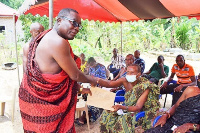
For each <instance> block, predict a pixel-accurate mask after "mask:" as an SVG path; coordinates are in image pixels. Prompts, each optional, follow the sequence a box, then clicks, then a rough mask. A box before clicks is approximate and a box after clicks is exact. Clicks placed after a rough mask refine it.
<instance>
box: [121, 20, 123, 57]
mask: <svg viewBox="0 0 200 133" xmlns="http://www.w3.org/2000/svg"><path fill="white" fill-rule="evenodd" d="M122 30H123V29H122V22H121V55H122V40H123V37H122Z"/></svg>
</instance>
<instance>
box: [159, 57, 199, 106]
mask: <svg viewBox="0 0 200 133" xmlns="http://www.w3.org/2000/svg"><path fill="white" fill-rule="evenodd" d="M175 74H176V76H177V78H178V81H177V84H173V85H167V82H170V81H172V80H173V78H174V75H175ZM167 82H164V84H163V85H162V86H161V90H160V94H171V93H172V92H173V99H172V105H174V104H175V103H176V102H177V101H178V99H179V98H180V96H181V95H182V92H183V91H184V90H185V89H186V88H187V87H188V86H195V85H196V79H195V73H194V70H193V67H192V66H190V65H189V64H186V63H185V60H184V57H183V55H178V56H177V57H176V64H174V65H173V67H172V73H171V76H170V77H169V79H168V80H167Z"/></svg>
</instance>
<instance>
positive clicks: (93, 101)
mask: <svg viewBox="0 0 200 133" xmlns="http://www.w3.org/2000/svg"><path fill="white" fill-rule="evenodd" d="M90 90H91V92H92V96H90V95H88V98H87V105H91V106H95V107H98V108H103V109H106V110H111V111H113V110H114V109H113V108H112V106H113V105H114V100H115V93H113V92H109V91H107V90H103V89H101V88H98V87H91V88H90Z"/></svg>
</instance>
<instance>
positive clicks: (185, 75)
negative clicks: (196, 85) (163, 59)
mask: <svg viewBox="0 0 200 133" xmlns="http://www.w3.org/2000/svg"><path fill="white" fill-rule="evenodd" d="M172 73H175V74H176V76H177V78H178V84H188V83H192V81H191V78H190V77H192V76H195V73H194V69H193V67H192V66H190V65H188V64H185V65H184V67H183V68H182V69H180V68H179V66H178V65H177V64H174V65H173V67H172Z"/></svg>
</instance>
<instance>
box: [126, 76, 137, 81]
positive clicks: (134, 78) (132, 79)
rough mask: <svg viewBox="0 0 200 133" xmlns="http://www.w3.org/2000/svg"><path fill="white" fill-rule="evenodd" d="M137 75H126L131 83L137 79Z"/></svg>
mask: <svg viewBox="0 0 200 133" xmlns="http://www.w3.org/2000/svg"><path fill="white" fill-rule="evenodd" d="M136 76H137V75H126V80H127V81H128V82H130V83H132V82H134V81H136V80H137V78H136Z"/></svg>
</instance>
